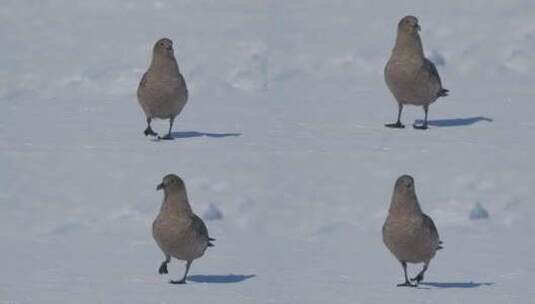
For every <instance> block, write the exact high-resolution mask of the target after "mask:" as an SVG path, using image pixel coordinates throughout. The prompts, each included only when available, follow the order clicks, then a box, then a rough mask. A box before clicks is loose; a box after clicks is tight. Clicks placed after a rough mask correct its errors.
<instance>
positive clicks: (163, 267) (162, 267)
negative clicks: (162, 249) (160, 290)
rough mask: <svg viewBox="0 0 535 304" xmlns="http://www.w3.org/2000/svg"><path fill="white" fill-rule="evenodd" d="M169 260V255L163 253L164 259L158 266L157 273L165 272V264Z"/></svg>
mask: <svg viewBox="0 0 535 304" xmlns="http://www.w3.org/2000/svg"><path fill="white" fill-rule="evenodd" d="M169 262H171V256H169V255H165V261H163V262H162V265H160V268H159V269H158V273H159V274H164V273H167V264H169Z"/></svg>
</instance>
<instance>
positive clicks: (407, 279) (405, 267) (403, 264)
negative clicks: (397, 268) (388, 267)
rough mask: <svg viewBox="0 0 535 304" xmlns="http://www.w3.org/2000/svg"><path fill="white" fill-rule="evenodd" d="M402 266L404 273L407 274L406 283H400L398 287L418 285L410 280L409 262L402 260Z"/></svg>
mask: <svg viewBox="0 0 535 304" xmlns="http://www.w3.org/2000/svg"><path fill="white" fill-rule="evenodd" d="M401 266H402V267H403V273H404V274H405V283H401V284H398V287H401V286H406V287H416V285H413V284H412V283H411V282H410V281H409V277H408V276H407V263H406V262H404V261H401Z"/></svg>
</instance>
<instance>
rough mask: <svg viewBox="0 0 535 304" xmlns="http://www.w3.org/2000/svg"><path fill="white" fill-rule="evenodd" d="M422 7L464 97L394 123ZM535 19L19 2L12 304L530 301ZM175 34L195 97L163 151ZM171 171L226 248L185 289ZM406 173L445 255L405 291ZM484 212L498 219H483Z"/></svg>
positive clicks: (427, 33)
mask: <svg viewBox="0 0 535 304" xmlns="http://www.w3.org/2000/svg"><path fill="white" fill-rule="evenodd" d="M406 14H413V15H416V16H418V17H419V19H420V23H421V25H422V27H423V31H422V36H423V42H424V46H425V49H426V52H427V54H429V57H430V58H431V59H433V60H435V61H436V63H437V65H438V69H439V72H440V73H441V76H442V79H443V83H444V86H445V87H446V88H448V89H450V90H451V96H450V97H447V98H443V99H440V100H439V101H437V103H436V104H434V105H433V106H432V107H431V112H430V115H431V117H430V119H431V120H432V121H431V128H430V130H428V131H425V132H422V131H416V130H413V129H412V128H407V129H404V130H391V129H387V128H385V127H383V124H384V123H385V122H391V121H392V120H393V119H394V116H395V111H396V108H395V104H394V101H393V98H392V96H391V95H390V93H389V92H388V90H387V88H386V85H385V84H384V81H383V76H382V70H383V67H384V64H385V62H386V60H387V58H388V56H389V52H390V50H391V48H392V46H393V41H394V35H395V27H396V23H397V21H398V20H399V18H400V17H402V16H404V15H406ZM534 16H535V2H534V1H533V0H510V1H498V0H473V1H464V0H452V1H441V2H437V1H426V0H415V1H383V0H373V1H372V0H361V1H350V0H332V1H319V0H311V1H304V0H302V1H280V0H274V1H257V0H228V1H214V0H189V1H186V0H184V1H163V0H162V1H153V2H150V1H141V0H129V1H127V0H92V1H84V0H56V1H51V0H25V1H19V0H3V1H2V3H1V5H0V38H1V41H2V47H1V49H0V67H1V69H0V105H1V106H2V111H1V112H0V187H1V188H0V244H1V247H0V303H500V304H502V303H533V302H532V301H533V299H535V288H534V287H533V278H534V276H535V259H533V250H534V249H535V238H534V233H535V221H534V220H533V216H535V214H534V213H535V205H534V200H533V197H534V196H535V187H534V185H535V175H534V172H535V162H534V155H535V143H534V142H533V139H534V138H535V137H534V135H535V122H534V120H533V117H534V115H535V106H534V105H533V102H534V99H535V90H534V88H533V84H534V82H535V76H534V72H535V57H534V56H533V54H534V51H535V18H534ZM164 36H167V37H169V38H171V39H173V40H174V41H175V49H176V53H177V54H176V55H177V58H178V61H179V64H180V67H181V69H182V71H183V73H184V75H185V77H186V80H187V83H188V86H189V88H190V93H191V94H190V102H189V104H188V105H187V106H186V108H185V110H184V112H183V113H182V114H181V115H180V117H179V118H178V119H177V122H176V124H175V134H174V135H175V137H176V139H175V140H174V141H170V142H167V141H165V142H164V141H160V142H157V141H151V140H150V139H148V138H145V137H144V136H143V135H142V131H143V129H144V127H145V125H144V117H143V114H142V111H141V110H140V108H139V106H138V104H137V101H136V97H135V91H136V87H137V84H138V81H139V79H140V77H141V75H142V73H143V72H144V70H145V69H146V68H147V66H148V63H149V60H150V52H151V47H152V44H153V43H154V41H156V40H157V39H158V38H161V37H164ZM422 116H423V113H422V110H421V109H419V108H407V109H406V111H405V113H404V117H403V120H404V122H405V123H406V124H407V125H410V124H411V123H413V122H414V121H415V120H417V119H421V118H422ZM166 127H167V123H166V122H158V123H156V124H155V128H156V129H157V130H159V131H162V130H165V128H166ZM169 172H173V173H177V174H179V175H181V176H182V177H183V178H184V180H185V181H186V184H187V188H188V192H189V196H190V199H191V202H192V205H193V208H194V210H195V211H196V212H197V213H198V214H200V215H208V219H213V220H207V221H206V222H207V226H208V228H209V230H210V233H211V235H212V236H213V237H215V238H217V241H216V242H215V243H216V246H215V247H214V248H210V249H209V250H208V251H207V253H206V255H205V256H204V257H203V258H201V259H199V260H197V261H196V262H194V264H193V267H192V269H191V272H190V276H189V281H190V282H189V284H187V285H185V286H173V285H170V284H167V281H168V280H169V279H171V278H174V279H177V278H179V277H180V276H181V275H182V271H183V265H182V264H180V263H177V262H173V263H172V264H171V265H170V266H171V267H170V274H169V275H168V276H160V275H158V274H157V268H158V266H159V264H160V262H161V261H162V259H163V257H162V254H161V253H160V251H159V249H158V248H157V246H156V245H155V243H154V241H153V240H152V237H151V230H150V225H151V222H152V219H153V218H154V217H155V215H156V213H157V212H158V208H159V205H160V202H161V197H162V194H161V193H159V192H156V191H155V187H156V185H157V184H158V183H159V182H160V180H161V178H162V176H163V175H164V174H166V173H169ZM404 173H409V174H412V175H413V176H414V177H415V178H416V183H417V192H418V195H419V198H420V201H421V204H422V207H423V209H424V211H426V212H427V213H428V214H430V215H431V216H432V217H433V218H434V220H435V223H436V224H437V226H438V228H439V232H440V234H441V238H442V240H443V241H444V247H445V249H444V250H442V251H440V252H439V253H438V254H437V256H436V258H435V259H434V260H433V261H432V263H431V266H430V269H429V271H428V273H427V275H426V278H425V284H422V285H421V286H420V287H421V288H418V289H410V288H398V287H396V286H395V285H396V284H397V283H399V282H400V281H401V280H402V271H401V267H400V266H399V264H398V262H397V261H396V260H395V259H394V258H393V257H392V256H391V255H390V253H389V252H388V251H387V250H386V248H385V247H384V245H383V244H382V241H381V232H380V231H381V226H382V223H383V221H384V217H385V215H386V212H387V208H388V204H389V201H390V195H391V191H392V187H393V183H394V181H395V179H396V178H397V177H398V176H399V175H401V174H404ZM477 202H481V203H482V204H483V205H484V206H485V208H486V210H487V211H488V213H489V214H490V217H489V218H488V219H485V220H478V221H474V220H470V219H469V214H470V211H471V209H472V208H473V206H474V205H475V204H476V203H477ZM214 215H217V216H214ZM419 267H420V266H418V267H415V266H411V267H410V270H411V272H412V273H415V272H416V271H417V270H419Z"/></svg>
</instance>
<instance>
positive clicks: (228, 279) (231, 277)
mask: <svg viewBox="0 0 535 304" xmlns="http://www.w3.org/2000/svg"><path fill="white" fill-rule="evenodd" d="M254 277H256V275H254V274H232V273H231V274H223V275H201V274H199V275H192V276H188V281H191V282H196V283H239V282H242V281H245V280H248V279H251V278H254Z"/></svg>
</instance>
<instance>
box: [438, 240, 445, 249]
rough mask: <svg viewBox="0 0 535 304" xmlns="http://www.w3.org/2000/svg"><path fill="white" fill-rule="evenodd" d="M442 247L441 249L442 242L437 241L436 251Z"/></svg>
mask: <svg viewBox="0 0 535 304" xmlns="http://www.w3.org/2000/svg"><path fill="white" fill-rule="evenodd" d="M443 248H444V247H442V241H438V246H437V250H440V249H443Z"/></svg>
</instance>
